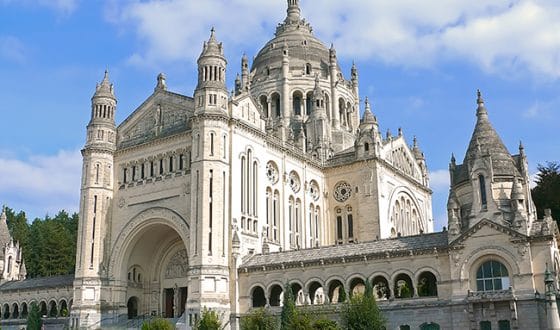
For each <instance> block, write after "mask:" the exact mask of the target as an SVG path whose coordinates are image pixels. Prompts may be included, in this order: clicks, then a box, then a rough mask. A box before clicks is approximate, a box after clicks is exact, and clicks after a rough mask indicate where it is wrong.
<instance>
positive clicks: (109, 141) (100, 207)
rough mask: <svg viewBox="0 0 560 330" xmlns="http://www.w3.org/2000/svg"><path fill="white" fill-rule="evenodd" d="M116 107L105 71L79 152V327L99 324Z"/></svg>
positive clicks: (76, 299) (75, 316)
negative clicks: (80, 180)
mask: <svg viewBox="0 0 560 330" xmlns="http://www.w3.org/2000/svg"><path fill="white" fill-rule="evenodd" d="M116 105H117V99H116V97H115V93H114V90H113V85H112V84H111V82H110V81H109V73H108V72H107V71H105V76H104V78H103V80H102V81H101V83H100V84H97V86H96V88H95V93H94V95H93V97H92V99H91V119H90V122H89V124H88V125H87V136H86V144H85V146H84V149H82V157H83V167H82V182H81V193H80V222H79V224H78V243H77V247H78V251H77V254H76V276H75V280H74V307H73V311H72V319H73V323H74V325H76V326H79V327H87V326H93V325H95V324H98V323H99V322H100V321H101V313H100V305H101V303H102V292H101V291H102V288H103V286H102V280H103V278H104V276H106V274H105V267H104V266H103V264H104V262H105V260H104V258H103V256H104V253H105V252H106V251H104V246H103V242H104V238H105V232H106V228H107V220H108V216H109V214H110V210H111V205H112V200H113V155H114V152H115V149H116V126H115V111H116ZM75 322H77V323H75ZM97 326H100V325H99V324H98V325H97Z"/></svg>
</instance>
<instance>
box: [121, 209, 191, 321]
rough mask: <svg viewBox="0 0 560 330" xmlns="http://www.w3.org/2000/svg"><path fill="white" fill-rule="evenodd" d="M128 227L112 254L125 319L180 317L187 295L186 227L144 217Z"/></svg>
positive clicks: (171, 221) (175, 218)
mask: <svg viewBox="0 0 560 330" xmlns="http://www.w3.org/2000/svg"><path fill="white" fill-rule="evenodd" d="M155 213H156V214H157V212H155ZM156 214H154V215H156ZM149 215H152V213H151V212H150V213H149ZM139 217H140V216H138V217H137V218H139ZM135 222H136V223H135ZM129 225H131V226H127V227H128V228H124V229H123V233H126V235H125V234H123V235H122V236H125V237H123V238H122V239H123V241H122V242H123V244H122V245H121V246H120V247H118V248H120V249H117V250H115V253H117V254H118V255H120V257H118V255H117V256H116V262H117V263H116V267H118V270H119V272H120V273H115V276H117V278H120V279H121V280H122V283H126V284H125V285H126V297H123V298H125V300H124V301H125V302H126V303H127V312H128V317H129V318H130V317H132V318H134V317H141V316H147V315H162V316H164V317H168V318H172V317H178V316H180V315H181V314H182V313H183V312H184V310H185V304H186V301H187V292H188V290H187V286H188V282H187V270H188V253H187V246H188V237H189V233H188V227H187V226H186V223H184V222H182V219H178V218H177V217H176V216H173V217H172V219H170V220H167V219H162V218H159V219H158V218H155V219H154V218H150V217H149V216H148V217H141V221H135V220H133V221H131V222H130V223H129ZM127 229H128V230H127ZM119 260H121V263H120V264H119V263H118V261H119Z"/></svg>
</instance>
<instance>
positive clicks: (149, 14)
mask: <svg viewBox="0 0 560 330" xmlns="http://www.w3.org/2000/svg"><path fill="white" fill-rule="evenodd" d="M301 3H302V7H303V15H304V16H305V17H307V18H308V20H309V21H310V22H311V23H312V25H313V26H314V28H315V31H316V33H317V34H318V35H319V37H320V38H321V39H323V41H325V42H326V43H330V42H334V43H335V45H336V46H337V50H338V52H339V54H341V55H342V56H345V57H354V58H359V59H373V60H379V61H383V62H386V63H390V64H395V65H400V66H432V65H434V63H436V61H437V62H439V61H442V60H453V59H456V58H460V59H462V60H467V61H472V62H473V63H475V64H477V65H479V66H480V67H481V68H483V69H484V70H487V71H488V72H492V73H499V74H507V75H508V76H510V75H512V74H519V71H521V72H524V71H529V72H531V73H533V74H535V75H537V76H544V77H548V78H558V77H560V20H558V19H557V18H558V17H560V4H559V3H558V2H557V1H554V0H487V1H484V3H483V4H481V3H480V2H476V3H473V2H472V1H471V0H455V1H441V0H425V1H421V2H418V1H416V0H402V1H394V0H352V1H339V0H323V1H321V3H320V5H318V2H317V1H310V0H308V1H302V2H301ZM285 5H286V4H285V1H281V0H275V1H251V0H229V1H228V0H206V1H203V2H201V1H194V0H167V1H156V0H147V1H139V0H135V1H127V2H120V1H116V0H113V1H112V2H111V4H110V5H109V6H108V7H107V8H108V10H106V12H107V15H106V16H107V18H108V19H109V20H111V21H112V22H114V23H115V24H117V25H118V26H121V27H125V29H126V28H132V29H133V31H134V32H135V33H136V35H137V36H138V38H139V39H140V40H142V42H143V43H144V46H146V50H145V51H140V52H137V53H136V54H134V56H133V57H132V61H134V62H135V63H136V64H139V63H143V64H153V63H156V62H157V61H191V62H192V61H194V60H195V59H196V56H197V55H198V54H199V52H200V48H201V42H202V40H203V38H206V37H207V35H208V29H209V28H210V26H212V25H215V26H216V28H217V31H218V36H219V38H220V39H221V40H223V41H224V42H225V43H226V47H227V48H229V49H235V50H239V51H242V50H243V49H244V47H247V46H248V45H254V44H255V43H260V44H263V43H264V41H266V39H267V38H270V37H271V35H272V33H273V32H274V26H275V24H276V23H278V22H280V21H281V20H282V19H283V17H284V16H285Z"/></svg>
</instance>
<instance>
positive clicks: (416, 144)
mask: <svg viewBox="0 0 560 330" xmlns="http://www.w3.org/2000/svg"><path fill="white" fill-rule="evenodd" d="M412 147H413V148H418V140H417V139H416V135H414V137H413V138H412Z"/></svg>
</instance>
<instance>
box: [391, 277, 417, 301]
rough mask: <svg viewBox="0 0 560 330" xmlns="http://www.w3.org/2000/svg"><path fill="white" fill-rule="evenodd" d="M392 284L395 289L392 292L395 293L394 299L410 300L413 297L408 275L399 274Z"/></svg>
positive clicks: (412, 288)
mask: <svg viewBox="0 0 560 330" xmlns="http://www.w3.org/2000/svg"><path fill="white" fill-rule="evenodd" d="M394 283H395V287H394V290H393V292H394V293H395V298H412V296H413V295H414V287H413V286H412V280H411V279H410V277H409V276H408V275H406V274H399V275H398V276H397V277H396V278H395V281H394Z"/></svg>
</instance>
